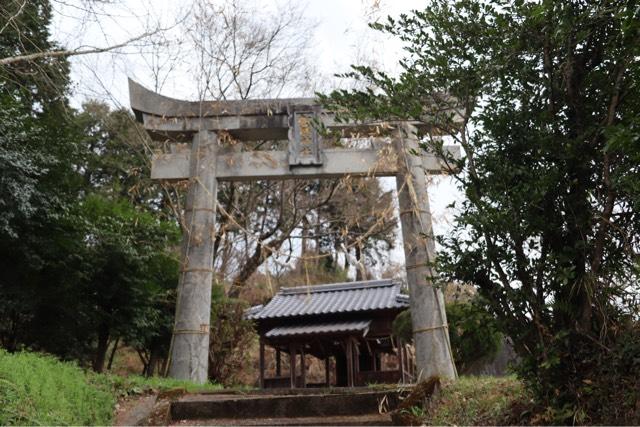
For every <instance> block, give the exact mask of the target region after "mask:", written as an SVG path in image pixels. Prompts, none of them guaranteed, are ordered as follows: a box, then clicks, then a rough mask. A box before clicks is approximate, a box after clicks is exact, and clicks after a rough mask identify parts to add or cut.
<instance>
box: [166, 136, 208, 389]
mask: <svg viewBox="0 0 640 427" xmlns="http://www.w3.org/2000/svg"><path fill="white" fill-rule="evenodd" d="M217 142H218V139H217V137H216V135H215V134H214V133H212V132H207V131H203V132H199V133H198V134H196V137H195V138H194V141H193V145H192V150H191V157H190V165H191V166H190V174H191V176H192V178H191V180H190V184H189V194H188V195H187V202H186V215H185V224H184V227H183V228H184V236H183V244H182V248H183V252H182V263H181V267H182V271H181V273H180V283H179V285H178V298H177V303H176V319H175V326H174V331H173V338H172V342H171V360H170V367H169V375H170V376H171V377H173V378H178V379H184V380H191V381H194V382H198V383H204V382H205V381H207V374H208V372H207V368H208V363H209V322H210V317H211V283H212V280H213V240H214V235H215V207H216V193H217V180H216V152H217Z"/></svg>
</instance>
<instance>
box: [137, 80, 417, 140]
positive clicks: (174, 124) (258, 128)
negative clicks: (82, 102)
mask: <svg viewBox="0 0 640 427" xmlns="http://www.w3.org/2000/svg"><path fill="white" fill-rule="evenodd" d="M129 97H130V102H131V108H132V109H133V111H134V113H135V115H136V118H137V120H138V121H139V122H140V123H142V124H143V125H144V127H145V129H146V130H147V131H148V132H149V134H150V135H151V137H152V138H154V139H159V140H165V139H167V137H168V138H170V139H172V140H174V141H176V142H188V141H191V139H192V134H193V133H194V132H197V131H199V130H204V129H206V130H211V131H221V130H224V131H226V132H229V133H230V134H231V135H233V136H234V137H235V138H237V139H239V140H262V139H264V140H267V139H273V140H276V139H287V132H288V130H289V128H290V125H291V122H290V116H291V115H292V114H293V113H295V112H298V113H300V114H314V115H316V116H321V117H322V124H323V125H324V126H325V127H326V128H328V129H332V130H339V131H343V132H344V134H345V136H348V135H355V134H359V135H365V134H367V133H370V132H374V131H376V129H377V128H380V126H381V123H380V122H370V123H360V122H358V123H355V122H351V123H343V122H337V121H336V120H335V119H334V115H333V114H332V113H330V112H327V111H325V110H324V109H322V107H321V106H320V105H319V104H318V102H317V101H316V99H314V98H282V99H259V100H233V101H202V102H200V101H183V100H178V99H174V98H170V97H167V96H164V95H160V94H158V93H156V92H153V91H151V90H149V89H146V88H145V87H143V86H142V85H140V84H138V83H136V82H134V81H133V80H131V79H129ZM411 124H412V125H413V126H415V127H416V128H418V129H421V130H424V129H426V127H427V124H426V123H423V122H418V121H412V122H411Z"/></svg>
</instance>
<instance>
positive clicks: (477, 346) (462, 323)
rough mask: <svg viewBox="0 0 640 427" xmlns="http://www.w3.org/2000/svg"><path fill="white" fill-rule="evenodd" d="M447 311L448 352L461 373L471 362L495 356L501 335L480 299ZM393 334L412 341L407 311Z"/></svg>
mask: <svg viewBox="0 0 640 427" xmlns="http://www.w3.org/2000/svg"><path fill="white" fill-rule="evenodd" d="M446 310H447V322H448V324H449V336H450V339H451V349H452V351H453V357H454V359H455V363H456V367H457V369H458V371H459V372H460V373H464V372H465V371H466V370H467V368H469V367H470V366H471V365H472V364H473V363H474V362H478V361H481V360H489V359H491V358H492V357H493V356H495V355H496V353H497V352H498V351H499V350H500V346H501V344H502V334H501V333H500V332H499V331H498V324H497V322H496V319H495V318H494V317H493V316H491V314H489V312H488V311H487V309H486V308H485V307H484V306H483V304H482V300H481V299H479V298H474V299H473V300H471V301H468V302H462V301H460V302H453V303H449V304H447V306H446ZM393 333H394V335H396V336H398V337H400V338H402V339H403V340H405V341H406V342H411V341H412V340H413V334H412V328H411V314H410V311H409V310H406V311H403V312H402V313H400V314H399V315H398V316H397V317H396V319H395V320H394V322H393Z"/></svg>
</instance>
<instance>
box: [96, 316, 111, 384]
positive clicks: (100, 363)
mask: <svg viewBox="0 0 640 427" xmlns="http://www.w3.org/2000/svg"><path fill="white" fill-rule="evenodd" d="M108 349H109V325H107V324H106V323H102V324H101V325H100V326H99V327H98V346H97V348H96V354H95V358H94V359H93V370H94V371H96V372H102V371H103V370H104V361H105V359H106V357H107V350H108Z"/></svg>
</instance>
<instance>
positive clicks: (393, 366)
mask: <svg viewBox="0 0 640 427" xmlns="http://www.w3.org/2000/svg"><path fill="white" fill-rule="evenodd" d="M408 307H409V296H408V295H406V294H404V293H401V284H400V282H398V281H396V280H393V279H384V280H369V281H360V282H347V283H337V284H328V285H318V286H301V287H291V288H281V289H280V290H279V291H278V293H277V294H276V295H275V296H274V297H273V298H272V299H271V300H270V301H269V302H268V303H267V304H265V305H258V306H255V307H252V308H250V309H249V310H247V313H246V317H247V318H248V319H251V320H253V321H254V322H255V326H256V330H257V332H258V335H259V336H260V386H261V387H262V388H284V387H291V388H297V387H303V388H304V387H354V386H365V385H368V384H375V383H404V382H407V381H408V380H409V381H410V378H411V376H412V374H413V372H414V367H413V364H414V361H413V357H412V356H411V354H412V353H411V351H409V346H407V345H406V343H404V342H402V341H401V340H399V339H398V338H397V337H394V336H393V334H392V327H391V325H392V322H393V320H394V319H395V317H396V316H397V315H398V314H399V313H400V312H401V311H404V310H406V309H407V308H408ZM267 346H269V347H271V348H273V349H274V350H275V365H276V366H275V376H273V375H272V377H271V378H267V377H266V375H265V347H267ZM283 353H285V354H287V355H288V361H289V363H288V366H290V369H288V371H289V372H286V373H284V374H283V372H282V371H283V369H282V367H283V366H282V365H283V363H282V360H281V357H282V354H283ZM305 355H312V356H313V357H316V358H318V359H320V360H322V361H324V368H325V377H324V382H320V383H318V382H315V383H312V382H308V381H307V372H306V371H307V369H306V364H305V363H303V361H304V360H305Z"/></svg>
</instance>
